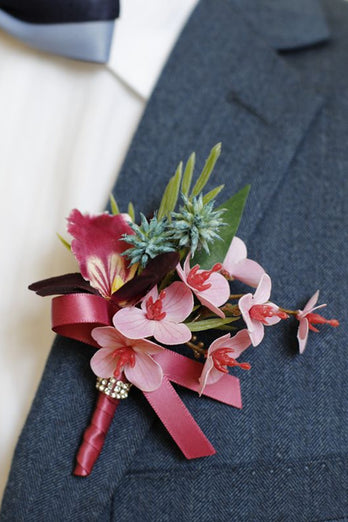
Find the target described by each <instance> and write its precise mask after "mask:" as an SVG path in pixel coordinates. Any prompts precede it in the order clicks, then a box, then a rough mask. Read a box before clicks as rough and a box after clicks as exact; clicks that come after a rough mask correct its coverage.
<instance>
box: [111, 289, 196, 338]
mask: <svg viewBox="0 0 348 522" xmlns="http://www.w3.org/2000/svg"><path fill="white" fill-rule="evenodd" d="M192 309H193V296H192V292H191V291H190V290H189V288H187V286H186V285H184V284H183V283H181V282H179V281H176V282H175V283H172V284H171V285H170V286H168V287H167V288H166V289H165V290H162V291H161V292H160V293H158V290H157V287H156V286H155V287H154V288H153V289H152V290H151V291H150V292H149V293H148V294H147V295H146V296H145V297H144V299H143V300H142V303H141V308H137V307H135V306H131V307H127V308H123V309H122V310H119V311H118V312H117V313H116V314H115V315H114V318H113V323H114V325H115V328H117V330H119V331H120V332H121V333H122V334H123V335H125V336H126V337H129V338H130V339H137V338H139V337H152V336H153V337H154V338H155V339H156V340H157V341H159V342H160V343H163V344H169V345H174V344H181V343H186V342H187V341H189V340H190V339H191V336H192V334H191V331H190V329H189V328H188V326H186V324H183V323H182V321H184V320H185V319H186V317H188V316H189V315H190V313H191V312H192Z"/></svg>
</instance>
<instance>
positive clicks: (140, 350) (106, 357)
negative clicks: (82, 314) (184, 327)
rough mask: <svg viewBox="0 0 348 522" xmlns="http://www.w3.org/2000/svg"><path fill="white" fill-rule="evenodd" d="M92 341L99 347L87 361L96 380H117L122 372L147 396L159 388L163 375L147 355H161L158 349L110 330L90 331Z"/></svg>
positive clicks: (105, 327)
mask: <svg viewBox="0 0 348 522" xmlns="http://www.w3.org/2000/svg"><path fill="white" fill-rule="evenodd" d="M92 337H93V339H95V340H96V341H97V343H98V344H99V345H100V346H101V347H102V348H100V349H99V350H98V351H97V352H96V353H95V354H94V355H93V357H92V359H91V368H92V370H93V372H94V373H95V374H96V375H97V376H98V377H102V378H105V379H108V378H109V377H116V378H120V377H121V375H122V372H124V374H125V376H126V378H127V379H128V381H129V382H131V383H132V384H134V386H136V387H137V388H139V389H140V390H143V391H145V392H150V391H153V390H156V389H157V388H159V387H160V385H161V382H162V378H163V371H162V368H161V366H160V365H159V364H158V363H157V362H156V361H154V360H153V358H152V357H151V355H153V354H156V353H158V352H160V351H162V350H163V348H162V346H159V345H157V344H155V343H152V342H151V341H147V340H145V339H128V338H127V337H125V336H123V335H122V334H121V333H120V332H118V331H117V330H116V329H115V328H113V327H112V326H102V327H99V328H94V329H93V330H92Z"/></svg>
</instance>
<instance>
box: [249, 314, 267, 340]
mask: <svg viewBox="0 0 348 522" xmlns="http://www.w3.org/2000/svg"><path fill="white" fill-rule="evenodd" d="M251 322H252V330H249V328H248V331H249V335H250V340H251V343H252V345H253V346H258V345H259V344H260V342H261V341H262V339H263V338H264V335H265V328H264V326H263V324H262V323H261V322H260V321H254V320H251Z"/></svg>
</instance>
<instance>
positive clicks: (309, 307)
mask: <svg viewBox="0 0 348 522" xmlns="http://www.w3.org/2000/svg"><path fill="white" fill-rule="evenodd" d="M318 299H319V290H317V291H316V292H315V294H314V295H312V297H311V298H310V299H309V301H308V303H307V304H306V306H305V307H304V309H303V312H305V313H308V312H311V311H312V308H313V307H314V306H315V305H316V304H317V302H318Z"/></svg>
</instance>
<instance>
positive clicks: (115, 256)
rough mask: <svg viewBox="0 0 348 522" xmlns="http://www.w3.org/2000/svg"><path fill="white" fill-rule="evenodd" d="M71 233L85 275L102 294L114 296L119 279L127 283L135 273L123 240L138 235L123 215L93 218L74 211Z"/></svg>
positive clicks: (70, 218) (69, 229) (76, 254)
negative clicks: (126, 235)
mask: <svg viewBox="0 0 348 522" xmlns="http://www.w3.org/2000/svg"><path fill="white" fill-rule="evenodd" d="M68 232H69V233H70V234H71V235H72V236H73V237H74V239H73V241H72V243H71V249H72V252H73V254H74V255H75V257H76V259H77V261H78V263H79V266H80V270H81V274H82V276H83V277H84V278H85V279H87V280H88V281H90V283H91V285H92V286H93V287H94V288H96V289H97V290H98V291H99V292H100V293H101V295H103V296H104V297H110V296H111V295H112V293H113V291H114V285H115V282H117V278H118V277H119V278H120V280H121V281H123V282H125V281H127V280H128V279H129V278H131V277H132V275H133V272H132V271H130V270H129V269H128V267H127V261H126V259H125V258H124V257H123V256H121V253H122V252H124V251H125V250H126V249H127V248H129V245H128V244H127V243H126V242H125V241H123V240H122V239H121V238H122V236H123V234H134V232H133V230H132V229H131V227H130V226H129V225H128V223H127V222H126V220H125V219H124V217H123V216H122V215H120V214H118V215H117V216H110V215H109V214H101V215H99V216H89V215H83V214H81V212H80V211H79V210H77V209H74V210H72V212H71V213H70V215H69V217H68Z"/></svg>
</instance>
